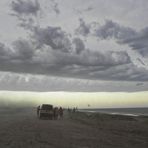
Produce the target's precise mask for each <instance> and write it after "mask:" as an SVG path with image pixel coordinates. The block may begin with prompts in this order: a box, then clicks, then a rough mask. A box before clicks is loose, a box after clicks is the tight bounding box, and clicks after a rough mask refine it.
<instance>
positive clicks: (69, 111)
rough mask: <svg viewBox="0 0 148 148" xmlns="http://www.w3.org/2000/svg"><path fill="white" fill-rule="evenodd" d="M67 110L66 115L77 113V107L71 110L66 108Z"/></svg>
mask: <svg viewBox="0 0 148 148" xmlns="http://www.w3.org/2000/svg"><path fill="white" fill-rule="evenodd" d="M67 110H68V113H75V112H77V111H78V108H77V107H74V108H72V109H71V108H69V107H68V109H67Z"/></svg>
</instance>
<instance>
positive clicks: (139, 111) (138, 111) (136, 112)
mask: <svg viewBox="0 0 148 148" xmlns="http://www.w3.org/2000/svg"><path fill="white" fill-rule="evenodd" d="M79 111H83V112H91V113H97V112H98V113H107V114H120V115H129V116H140V115H144V116H148V107H147V108H146V107H145V108H103V109H97V108H95V109H93V108H90V109H79Z"/></svg>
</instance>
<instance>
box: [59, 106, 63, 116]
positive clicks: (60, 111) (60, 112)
mask: <svg viewBox="0 0 148 148" xmlns="http://www.w3.org/2000/svg"><path fill="white" fill-rule="evenodd" d="M59 116H60V119H62V118H63V108H62V107H60V108H59Z"/></svg>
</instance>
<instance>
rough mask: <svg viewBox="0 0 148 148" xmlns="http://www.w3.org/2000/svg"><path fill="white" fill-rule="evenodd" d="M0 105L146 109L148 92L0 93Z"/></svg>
mask: <svg viewBox="0 0 148 148" xmlns="http://www.w3.org/2000/svg"><path fill="white" fill-rule="evenodd" d="M0 102H1V104H2V103H4V104H7V105H9V104H11V103H12V104H17V105H20V104H22V105H23V104H25V103H28V104H33V105H38V104H42V103H51V104H53V105H56V106H63V107H74V106H77V107H79V108H86V107H88V104H89V105H90V107H91V108H105V107H148V92H147V91H146V92H134V93H127V92H95V93H94V92H93V93H88V92H13V91H0Z"/></svg>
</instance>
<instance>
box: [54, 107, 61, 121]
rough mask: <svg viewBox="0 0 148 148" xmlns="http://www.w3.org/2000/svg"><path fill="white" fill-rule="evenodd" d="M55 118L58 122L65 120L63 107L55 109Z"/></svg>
mask: <svg viewBox="0 0 148 148" xmlns="http://www.w3.org/2000/svg"><path fill="white" fill-rule="evenodd" d="M53 118H54V119H55V120H57V119H58V118H60V119H62V118H63V108H62V107H59V108H58V107H54V108H53Z"/></svg>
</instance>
